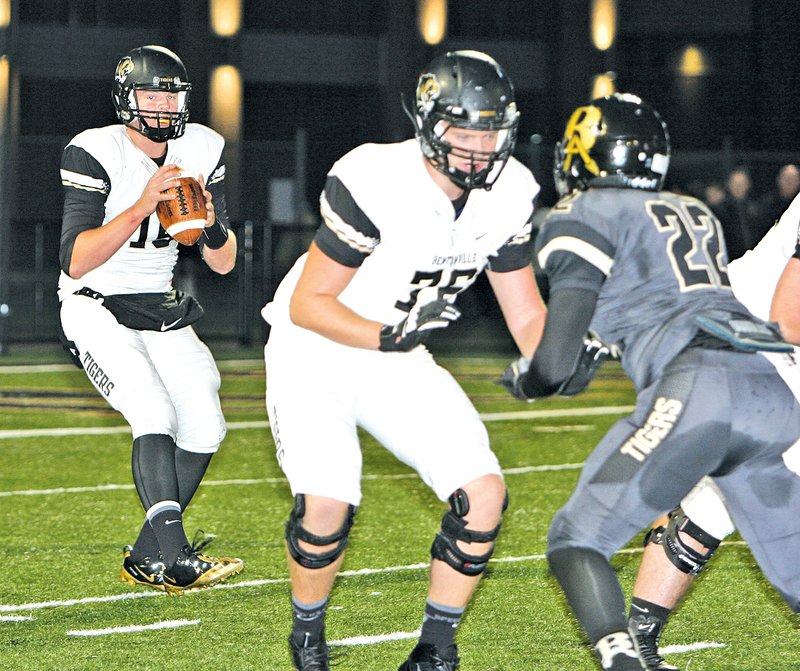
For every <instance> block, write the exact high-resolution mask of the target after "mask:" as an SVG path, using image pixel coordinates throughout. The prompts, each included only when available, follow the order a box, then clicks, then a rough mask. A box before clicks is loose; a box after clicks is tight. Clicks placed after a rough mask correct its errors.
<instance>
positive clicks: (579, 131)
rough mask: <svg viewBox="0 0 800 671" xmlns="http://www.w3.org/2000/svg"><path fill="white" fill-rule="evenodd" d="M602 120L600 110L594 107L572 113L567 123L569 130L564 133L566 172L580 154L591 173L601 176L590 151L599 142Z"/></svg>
mask: <svg viewBox="0 0 800 671" xmlns="http://www.w3.org/2000/svg"><path fill="white" fill-rule="evenodd" d="M600 118H601V112H600V109H599V108H598V107H594V106H592V105H587V106H586V107H579V108H578V109H576V110H575V111H574V112H573V113H572V116H571V117H570V120H569V122H568V123H567V130H566V131H564V141H563V145H564V172H567V171H568V170H569V168H570V166H571V165H572V159H573V157H574V156H575V154H578V155H580V157H581V158H582V159H583V163H584V165H585V166H586V169H587V170H588V171H589V172H590V173H592V174H593V175H599V174H600V168H599V167H598V166H597V163H596V162H595V160H594V159H593V158H591V157H590V156H589V150H590V149H591V148H592V147H593V146H594V143H595V141H596V140H597V126H598V125H599V123H600Z"/></svg>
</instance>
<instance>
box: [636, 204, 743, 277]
mask: <svg viewBox="0 0 800 671" xmlns="http://www.w3.org/2000/svg"><path fill="white" fill-rule="evenodd" d="M647 212H648V214H649V215H650V217H651V218H652V220H653V222H654V223H655V225H656V227H657V228H658V230H659V231H662V232H671V233H672V235H670V236H669V238H667V254H668V255H669V258H670V261H671V263H672V269H673V271H674V272H675V276H676V277H677V278H678V282H680V285H681V289H682V290H683V291H691V290H693V289H701V288H704V287H729V286H730V285H731V283H730V281H729V280H728V273H727V265H726V264H725V259H724V258H723V255H722V245H721V240H722V232H721V230H720V225H719V222H718V221H717V219H716V217H714V216H712V215H711V214H709V213H708V212H707V211H706V210H704V209H703V208H701V207H699V206H697V205H693V204H691V203H682V204H681V206H680V207H678V206H675V205H673V204H672V203H666V202H664V201H663V200H653V201H650V202H649V203H647Z"/></svg>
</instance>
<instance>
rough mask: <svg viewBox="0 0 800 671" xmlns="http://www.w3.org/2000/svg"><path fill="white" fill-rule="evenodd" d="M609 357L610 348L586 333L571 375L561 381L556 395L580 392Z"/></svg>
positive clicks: (572, 394) (569, 394)
mask: <svg viewBox="0 0 800 671" xmlns="http://www.w3.org/2000/svg"><path fill="white" fill-rule="evenodd" d="M609 358H611V350H610V349H609V348H608V347H607V346H606V345H605V344H604V343H603V342H602V341H600V340H598V339H597V338H595V337H594V336H593V335H591V334H589V335H587V336H586V337H585V338H584V339H583V349H582V350H581V353H580V354H579V355H578V359H577V361H576V362H575V368H574V369H573V370H572V375H570V376H569V377H568V378H567V379H566V380H564V381H563V382H562V383H561V386H560V387H559V388H558V391H556V395H558V396H575V394H579V393H581V392H582V391H583V390H584V389H586V387H588V386H589V383H590V382H591V381H592V378H593V377H594V376H595V373H597V369H598V368H600V366H601V365H602V364H603V362H604V361H605V360H606V359H609Z"/></svg>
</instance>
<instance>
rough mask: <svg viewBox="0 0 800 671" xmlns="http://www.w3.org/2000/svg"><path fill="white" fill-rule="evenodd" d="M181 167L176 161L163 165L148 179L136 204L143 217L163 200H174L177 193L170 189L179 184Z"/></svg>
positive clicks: (150, 212) (149, 213)
mask: <svg viewBox="0 0 800 671" xmlns="http://www.w3.org/2000/svg"><path fill="white" fill-rule="evenodd" d="M180 174H181V169H180V167H178V166H177V165H175V164H174V163H170V164H169V165H163V166H161V167H160V168H159V169H158V170H156V171H155V173H154V174H153V176H152V177H151V178H150V179H149V180H147V184H146V185H145V187H144V191H142V195H141V196H139V200H138V201H136V205H137V206H138V207H139V208H140V209H141V214H142V218H144V217H147V216H149V215H151V214H152V213H153V212H154V211H155V209H156V205H158V203H159V202H160V201H162V200H174V199H175V194H174V193H171V192H169V191H168V189H171V188H172V187H174V186H176V185H177V184H178V177H180Z"/></svg>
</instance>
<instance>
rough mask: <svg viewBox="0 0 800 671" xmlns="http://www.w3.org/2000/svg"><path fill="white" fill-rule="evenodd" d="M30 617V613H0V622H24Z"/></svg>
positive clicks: (30, 618) (31, 617)
mask: <svg viewBox="0 0 800 671" xmlns="http://www.w3.org/2000/svg"><path fill="white" fill-rule="evenodd" d="M32 619H33V616H31V615H0V622H25V621H27V620H32Z"/></svg>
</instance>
